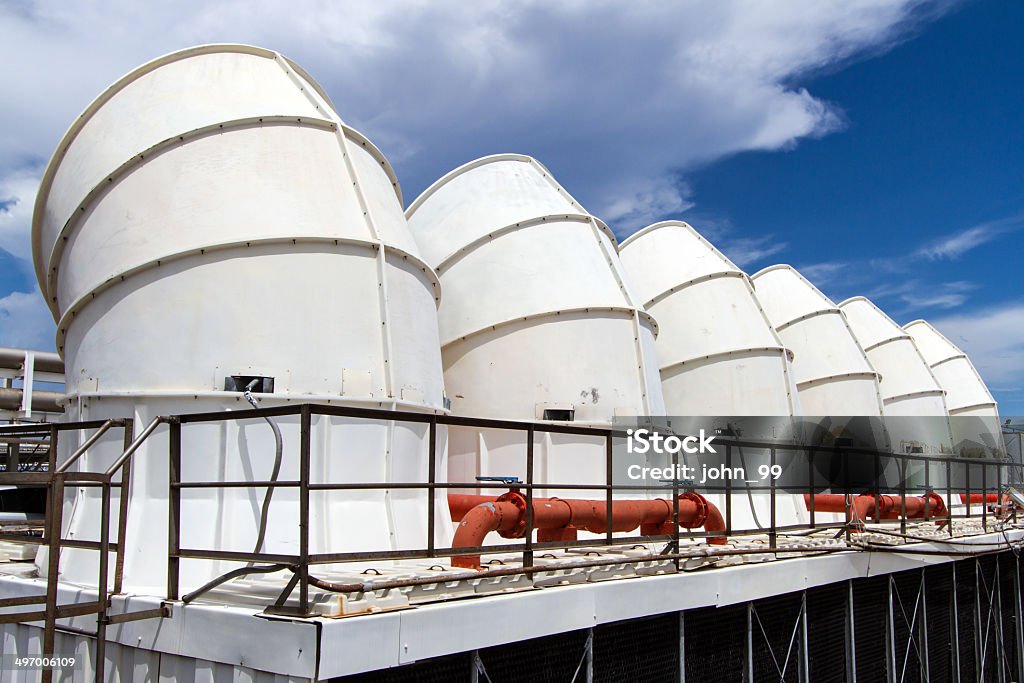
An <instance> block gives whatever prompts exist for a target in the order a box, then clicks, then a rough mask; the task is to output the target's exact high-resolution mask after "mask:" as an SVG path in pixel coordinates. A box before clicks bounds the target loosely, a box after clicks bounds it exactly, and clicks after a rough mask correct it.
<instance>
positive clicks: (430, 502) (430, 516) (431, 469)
mask: <svg viewBox="0 0 1024 683" xmlns="http://www.w3.org/2000/svg"><path fill="white" fill-rule="evenodd" d="M427 450H428V453H427V457H428V458H429V460H428V461H427V484H428V486H429V488H427V506H428V507H427V556H428V557H435V553H434V504H435V501H436V499H437V415H434V416H433V417H432V418H431V420H430V424H429V428H428V431H427Z"/></svg>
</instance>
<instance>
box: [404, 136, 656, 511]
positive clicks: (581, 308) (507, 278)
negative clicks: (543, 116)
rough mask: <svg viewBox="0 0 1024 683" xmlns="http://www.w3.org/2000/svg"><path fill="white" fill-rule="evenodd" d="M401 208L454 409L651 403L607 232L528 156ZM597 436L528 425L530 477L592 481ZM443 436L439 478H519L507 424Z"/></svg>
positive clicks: (532, 414)
mask: <svg viewBox="0 0 1024 683" xmlns="http://www.w3.org/2000/svg"><path fill="white" fill-rule="evenodd" d="M406 215H407V216H408V219H409V228H410V230H411V231H412V233H413V235H414V236H415V238H416V241H417V243H418V244H419V247H420V250H421V252H422V253H423V255H424V258H425V259H426V260H427V262H428V263H429V264H430V265H431V266H432V267H433V268H434V270H435V271H436V272H437V274H438V276H439V277H440V279H441V282H442V285H443V288H444V292H445V294H444V300H443V302H442V304H441V308H440V310H439V313H438V316H439V325H440V330H441V344H442V358H443V362H444V377H445V386H446V388H447V391H448V395H449V396H450V398H451V401H452V406H451V408H452V412H453V413H454V414H456V415H469V416H477V417H491V418H503V419H519V420H535V419H552V420H564V419H573V420H574V421H575V422H582V423H590V424H593V423H598V424H608V423H610V422H611V421H612V420H613V418H615V417H616V416H637V415H663V414H664V401H663V399H662V392H661V385H660V382H659V381H658V374H657V367H656V365H655V353H654V339H655V334H656V326H655V323H654V321H653V319H652V318H651V317H650V316H649V315H648V314H647V313H646V312H645V311H644V310H643V308H642V307H641V306H640V304H639V303H638V301H637V299H636V298H635V297H634V296H633V294H632V293H631V292H630V291H629V290H628V288H627V287H626V285H625V282H624V278H623V274H622V266H621V264H620V262H619V259H618V255H617V253H616V247H615V240H614V237H613V236H612V234H611V232H610V231H609V230H608V228H607V227H606V226H605V225H604V224H603V223H602V222H601V221H600V220H598V219H596V218H594V217H593V216H591V215H590V214H589V213H587V211H586V210H585V209H584V208H583V207H582V206H580V205H579V203H578V202H576V201H575V200H574V199H573V198H572V197H571V196H570V195H569V193H568V192H566V191H565V190H564V189H563V188H562V187H561V186H560V185H559V184H558V183H557V182H556V181H555V179H554V178H553V177H552V175H551V173H550V172H549V171H548V170H547V169H546V168H544V166H542V165H541V164H540V163H539V162H537V161H536V160H535V159H532V158H530V157H527V156H521V155H513V154H503V155H498V156H491V157H485V158H483V159H478V160H476V161H473V162H470V163H468V164H466V165H464V166H462V167H460V168H457V169H455V170H454V171H452V172H450V173H448V174H447V175H446V176H444V177H443V178H441V179H440V180H438V181H437V182H436V183H434V184H433V185H432V186H431V187H430V188H428V189H427V190H426V191H425V192H424V193H423V194H422V195H421V196H420V197H419V198H418V199H416V201H415V202H413V204H412V205H411V206H410V207H409V209H408V210H407V211H406ZM570 415H571V416H572V417H571V418H570ZM602 446H603V440H602V439H594V438H587V437H578V436H559V435H540V434H538V436H537V448H538V452H537V456H536V467H535V472H534V480H535V481H537V482H542V481H546V482H549V483H551V482H560V483H566V482H572V483H575V482H583V481H586V482H590V481H593V482H595V483H600V482H603V481H604V476H605V475H604V472H603V467H604V465H603V463H604V460H603V456H601V453H602V451H601V450H600V448H601V447H602ZM449 447H450V448H449V479H450V480H452V481H472V480H473V477H474V476H477V475H481V474H482V475H489V476H519V477H521V478H523V479H524V480H525V477H526V472H525V447H524V444H523V443H522V438H521V436H519V435H512V434H506V433H503V432H500V431H495V430H487V431H485V432H480V431H479V430H475V429H459V430H456V429H454V428H453V429H451V430H450V431H449ZM577 495H579V494H578V493H577Z"/></svg>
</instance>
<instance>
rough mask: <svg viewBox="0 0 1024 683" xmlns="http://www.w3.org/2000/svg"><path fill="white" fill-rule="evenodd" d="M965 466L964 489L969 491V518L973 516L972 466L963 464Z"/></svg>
mask: <svg viewBox="0 0 1024 683" xmlns="http://www.w3.org/2000/svg"><path fill="white" fill-rule="evenodd" d="M963 466H964V488H965V489H967V503H966V504H967V517H968V518H969V517H970V516H971V466H970V465H969V464H968V463H963Z"/></svg>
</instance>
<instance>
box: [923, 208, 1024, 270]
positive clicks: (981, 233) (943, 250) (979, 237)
mask: <svg viewBox="0 0 1024 683" xmlns="http://www.w3.org/2000/svg"><path fill="white" fill-rule="evenodd" d="M1022 222H1024V218H1022V217H1020V216H1013V217H1010V218H1004V219H1002V220H998V221H991V222H988V223H981V224H979V225H975V226H972V227H970V228H966V229H965V230H961V231H959V232H956V233H953V234H951V235H946V236H945V237H942V238H940V239H938V240H935V241H934V242H931V243H929V244H926V245H924V246H923V247H921V248H920V249H919V250H918V251H917V252H916V254H915V255H916V256H919V257H924V258H927V259H930V260H932V261H937V260H940V259H951V260H952V259H957V258H959V257H960V256H962V255H964V254H966V253H967V252H968V251H970V250H971V249H974V248H975V247H980V246H981V245H983V244H986V243H988V242H991V241H992V240H994V239H996V238H997V237H999V236H1000V235H1002V234H1004V233H1007V232H1010V231H1012V230H1014V229H1016V228H1017V227H1019V226H1020V225H1021V223H1022Z"/></svg>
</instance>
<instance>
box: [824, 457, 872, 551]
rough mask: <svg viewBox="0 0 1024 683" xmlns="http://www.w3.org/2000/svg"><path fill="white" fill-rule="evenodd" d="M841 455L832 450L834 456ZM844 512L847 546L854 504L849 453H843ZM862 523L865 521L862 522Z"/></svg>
mask: <svg viewBox="0 0 1024 683" xmlns="http://www.w3.org/2000/svg"><path fill="white" fill-rule="evenodd" d="M837 455H839V449H837V448H833V449H832V456H833V457H835V456H837ZM842 455H843V503H844V505H843V508H844V509H843V512H844V513H845V520H844V524H843V530H844V532H845V536H846V544H847V545H849V544H850V523H851V522H852V521H853V514H852V513H853V511H852V510H851V509H850V506H851V505H852V502H853V496H852V495H851V493H850V458H849V453H843V454H842ZM861 521H862V522H863V521H864V520H861Z"/></svg>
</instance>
